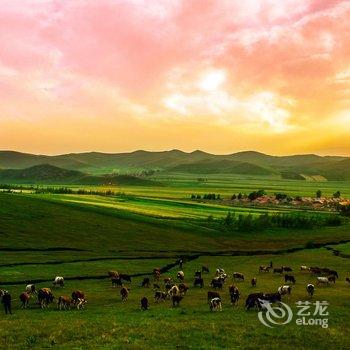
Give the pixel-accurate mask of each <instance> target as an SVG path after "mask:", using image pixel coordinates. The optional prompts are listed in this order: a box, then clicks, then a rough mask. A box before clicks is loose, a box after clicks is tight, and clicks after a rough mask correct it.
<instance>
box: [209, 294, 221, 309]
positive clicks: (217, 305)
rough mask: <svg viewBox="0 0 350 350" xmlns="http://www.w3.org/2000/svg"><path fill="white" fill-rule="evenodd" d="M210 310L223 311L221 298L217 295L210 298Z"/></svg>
mask: <svg viewBox="0 0 350 350" xmlns="http://www.w3.org/2000/svg"><path fill="white" fill-rule="evenodd" d="M210 311H222V303H221V299H220V298H218V297H216V298H213V299H211V300H210Z"/></svg>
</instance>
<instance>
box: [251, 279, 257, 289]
mask: <svg viewBox="0 0 350 350" xmlns="http://www.w3.org/2000/svg"><path fill="white" fill-rule="evenodd" d="M250 283H251V285H252V287H256V284H257V283H258V280H257V279H256V277H254V278H252V280H251V282H250Z"/></svg>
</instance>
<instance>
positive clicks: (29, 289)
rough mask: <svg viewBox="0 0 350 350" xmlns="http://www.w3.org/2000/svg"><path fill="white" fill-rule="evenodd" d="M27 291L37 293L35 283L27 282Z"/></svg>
mask: <svg viewBox="0 0 350 350" xmlns="http://www.w3.org/2000/svg"><path fill="white" fill-rule="evenodd" d="M26 292H27V293H30V294H36V293H37V292H36V288H35V284H27V285H26Z"/></svg>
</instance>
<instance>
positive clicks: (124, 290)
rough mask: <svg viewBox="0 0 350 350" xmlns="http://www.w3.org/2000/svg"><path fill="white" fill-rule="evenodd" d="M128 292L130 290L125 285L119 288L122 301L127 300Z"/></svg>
mask: <svg viewBox="0 0 350 350" xmlns="http://www.w3.org/2000/svg"><path fill="white" fill-rule="evenodd" d="M129 292H130V289H128V288H126V287H123V288H122V289H121V290H120V295H121V297H122V301H127V300H128V296H129Z"/></svg>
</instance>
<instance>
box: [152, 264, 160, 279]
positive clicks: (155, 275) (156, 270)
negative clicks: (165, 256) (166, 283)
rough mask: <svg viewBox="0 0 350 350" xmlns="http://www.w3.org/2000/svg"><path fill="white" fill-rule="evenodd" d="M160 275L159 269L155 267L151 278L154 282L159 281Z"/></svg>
mask: <svg viewBox="0 0 350 350" xmlns="http://www.w3.org/2000/svg"><path fill="white" fill-rule="evenodd" d="M161 274H162V272H161V269H160V268H159V267H156V268H155V269H153V277H154V280H155V281H159V279H160V275H161Z"/></svg>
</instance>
